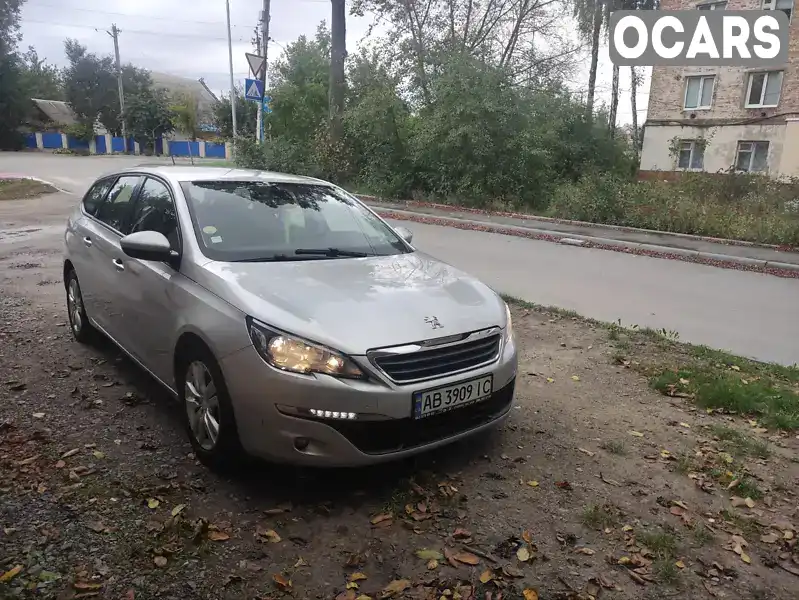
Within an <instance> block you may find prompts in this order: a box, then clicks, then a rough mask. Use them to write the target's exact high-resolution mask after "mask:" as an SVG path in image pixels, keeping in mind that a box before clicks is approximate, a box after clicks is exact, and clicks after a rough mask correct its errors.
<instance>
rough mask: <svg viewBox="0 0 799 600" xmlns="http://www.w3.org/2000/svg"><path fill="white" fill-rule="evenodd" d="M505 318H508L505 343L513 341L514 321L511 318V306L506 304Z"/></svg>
mask: <svg viewBox="0 0 799 600" xmlns="http://www.w3.org/2000/svg"><path fill="white" fill-rule="evenodd" d="M505 316H506V317H507V323H508V324H507V325H506V326H505V341H506V342H510V341H511V340H512V339H513V319H512V318H511V316H510V306H508V303H507V302H506V303H505Z"/></svg>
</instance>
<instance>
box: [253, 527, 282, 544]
mask: <svg viewBox="0 0 799 600" xmlns="http://www.w3.org/2000/svg"><path fill="white" fill-rule="evenodd" d="M255 535H257V536H258V537H259V538H263V539H264V540H266V541H267V542H269V543H270V544H277V543H278V542H280V541H281V537H280V536H279V535H278V533H277V531H275V530H274V529H263V528H262V527H261V526H260V525H258V526H257V527H256V528H255Z"/></svg>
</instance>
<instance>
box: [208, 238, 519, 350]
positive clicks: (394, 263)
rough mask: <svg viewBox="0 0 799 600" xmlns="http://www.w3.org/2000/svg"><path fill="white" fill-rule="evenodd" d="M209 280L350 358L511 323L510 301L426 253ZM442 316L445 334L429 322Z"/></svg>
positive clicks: (227, 273)
mask: <svg viewBox="0 0 799 600" xmlns="http://www.w3.org/2000/svg"><path fill="white" fill-rule="evenodd" d="M203 271H204V273H205V275H206V276H207V279H208V280H207V281H205V282H201V283H202V284H203V285H205V286H206V287H207V288H208V289H209V290H210V291H211V292H213V293H215V294H216V295H217V296H219V297H221V298H223V299H225V300H226V301H227V302H229V303H231V304H232V305H234V306H235V307H236V308H238V309H240V310H242V311H243V312H245V313H246V314H248V315H250V316H252V317H254V318H256V319H258V320H260V321H263V322H264V323H266V324H269V325H272V326H274V327H276V328H279V329H282V330H284V331H287V332H290V333H294V334H296V335H299V336H302V337H305V338H307V339H309V340H313V341H316V342H319V343H321V344H325V345H327V346H331V347H333V348H336V349H338V350H340V351H342V352H345V353H348V354H364V353H365V352H366V351H367V350H369V349H372V348H379V347H384V346H392V345H398V344H405V343H411V342H417V341H421V340H427V339H432V338H437V337H446V336H450V335H454V334H457V333H464V332H467V331H474V330H477V329H482V328H486V327H492V326H501V327H504V325H505V309H504V303H503V301H502V299H501V298H500V297H499V296H498V295H497V294H496V293H495V292H494V291H493V290H492V289H491V288H489V287H488V286H486V285H485V284H483V283H481V282H480V281H478V280H477V279H475V278H474V277H471V276H470V275H467V274H466V273H463V272H462V271H459V270H458V269H456V268H455V267H452V266H451V265H448V264H446V263H443V262H441V261H438V260H436V259H434V258H432V257H429V256H426V255H424V254H422V253H419V252H413V253H410V254H399V255H395V256H379V257H367V258H345V259H333V260H307V261H296V262H262V263H230V262H210V263H207V264H206V265H204V267H203ZM432 317H436V318H437V319H438V322H439V323H440V325H441V327H440V328H435V329H434V328H433V326H432V325H431V324H430V323H428V322H427V321H426V319H430V318H432Z"/></svg>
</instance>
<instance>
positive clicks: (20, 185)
mask: <svg viewBox="0 0 799 600" xmlns="http://www.w3.org/2000/svg"><path fill="white" fill-rule="evenodd" d="M55 191H56V189H55V188H54V187H52V186H49V185H47V184H46V183H42V182H41V181H36V180H35V179H0V200H22V199H24V198H33V197H35V196H40V195H42V194H51V193H53V192H55Z"/></svg>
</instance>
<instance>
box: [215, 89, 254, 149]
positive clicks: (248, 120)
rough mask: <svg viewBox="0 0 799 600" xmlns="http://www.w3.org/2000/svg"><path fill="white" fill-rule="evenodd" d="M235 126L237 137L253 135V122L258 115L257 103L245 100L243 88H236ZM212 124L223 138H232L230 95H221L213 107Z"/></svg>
mask: <svg viewBox="0 0 799 600" xmlns="http://www.w3.org/2000/svg"><path fill="white" fill-rule="evenodd" d="M235 102H236V126H237V128H238V131H237V133H238V134H239V137H255V122H256V119H257V116H258V103H257V102H252V101H251V100H247V99H246V98H245V97H244V90H243V89H241V87H238V88H236V96H235ZM213 121H214V125H216V126H217V128H218V129H219V133H220V135H221V136H222V137H223V138H226V139H233V115H232V113H231V107H230V96H229V95H228V96H224V95H223V96H222V98H221V99H220V100H219V102H218V103H216V104H215V105H214V108H213Z"/></svg>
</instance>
